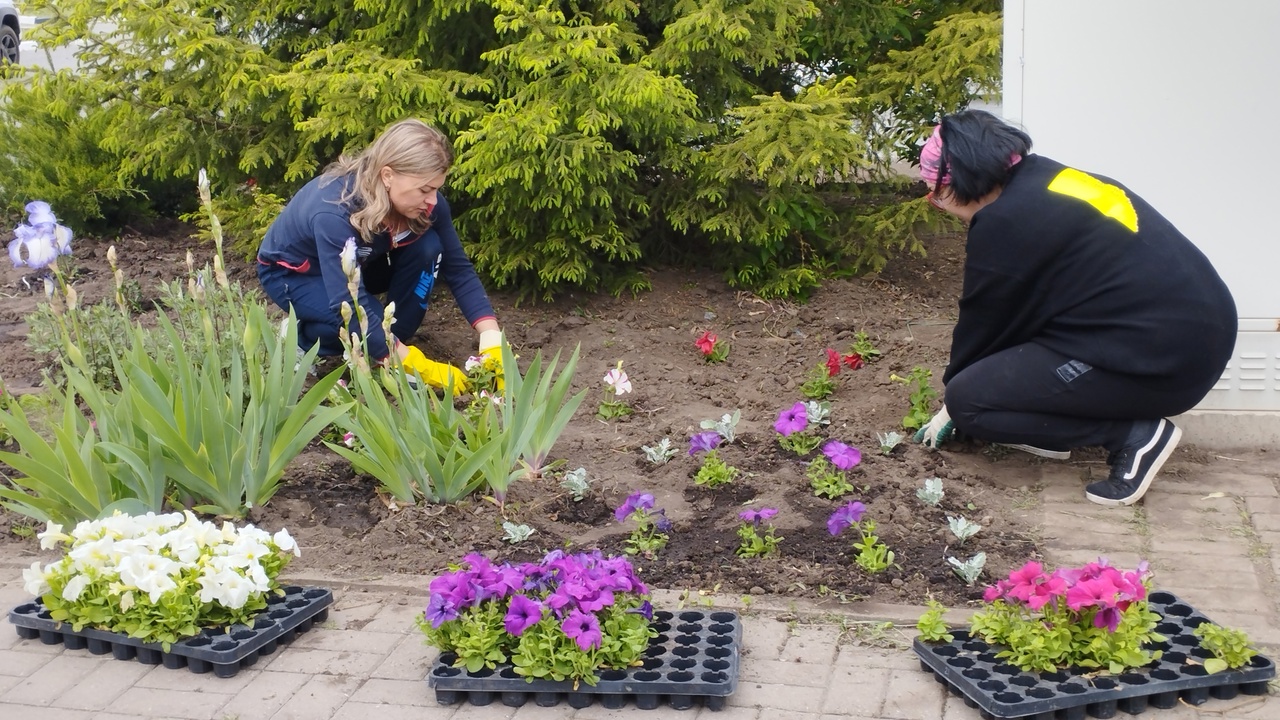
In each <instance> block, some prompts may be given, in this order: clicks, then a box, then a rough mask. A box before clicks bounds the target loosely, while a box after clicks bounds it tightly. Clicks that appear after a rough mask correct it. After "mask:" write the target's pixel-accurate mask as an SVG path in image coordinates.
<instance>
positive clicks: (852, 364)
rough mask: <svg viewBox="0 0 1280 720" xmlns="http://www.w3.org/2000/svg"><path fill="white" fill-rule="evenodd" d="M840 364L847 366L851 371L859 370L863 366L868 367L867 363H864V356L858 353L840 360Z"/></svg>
mask: <svg viewBox="0 0 1280 720" xmlns="http://www.w3.org/2000/svg"><path fill="white" fill-rule="evenodd" d="M840 362H842V363H844V364H845V365H847V366H848V367H849V369H850V370H857V369H858V368H860V367H862V366H863V365H866V362H864V361H863V359H862V356H861V355H859V354H858V353H849V354H848V355H845V356H844V357H842V358H840Z"/></svg>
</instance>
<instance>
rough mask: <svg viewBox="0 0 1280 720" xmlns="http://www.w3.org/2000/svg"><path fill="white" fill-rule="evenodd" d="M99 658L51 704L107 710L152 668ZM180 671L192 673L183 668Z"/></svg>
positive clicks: (79, 708) (81, 708) (140, 664)
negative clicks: (87, 672) (91, 668)
mask: <svg viewBox="0 0 1280 720" xmlns="http://www.w3.org/2000/svg"><path fill="white" fill-rule="evenodd" d="M101 660H102V662H100V663H98V666H97V667H96V668H94V669H93V670H92V671H90V672H89V674H88V675H86V676H84V678H83V679H81V680H80V682H78V683H76V684H75V686H74V687H72V688H71V689H70V690H67V691H66V692H65V693H63V694H62V695H61V696H59V697H58V698H57V699H56V700H54V701H53V704H54V705H56V706H57V707H65V708H74V709H77V710H106V709H108V708H110V707H111V705H112V703H114V702H115V699H116V698H118V697H120V695H122V694H123V693H124V691H125V690H128V689H129V688H130V687H132V686H133V685H134V684H135V683H137V682H138V681H139V680H140V679H142V678H143V677H145V676H146V675H147V674H148V673H150V672H151V671H152V670H153V669H154V668H153V667H152V666H150V665H143V664H142V663H138V662H123V661H119V660H114V661H108V660H109V658H102V659H101ZM157 667H158V666H157ZM160 669H163V668H160ZM169 672H176V671H174V670H170V671H169ZM182 672H184V673H186V674H187V675H190V674H191V673H188V672H186V671H185V670H184V671H182Z"/></svg>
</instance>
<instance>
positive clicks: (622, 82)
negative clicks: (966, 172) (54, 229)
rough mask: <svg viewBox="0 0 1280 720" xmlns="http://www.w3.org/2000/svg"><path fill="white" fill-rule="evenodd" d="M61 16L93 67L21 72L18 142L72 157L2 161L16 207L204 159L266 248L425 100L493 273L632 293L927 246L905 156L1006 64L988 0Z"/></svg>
mask: <svg viewBox="0 0 1280 720" xmlns="http://www.w3.org/2000/svg"><path fill="white" fill-rule="evenodd" d="M50 7H51V8H52V13H53V14H54V15H55V17H54V19H53V20H51V21H49V22H47V23H44V24H43V25H41V26H40V29H39V30H38V31H37V32H38V33H39V34H40V36H41V40H42V42H45V43H50V44H61V43H68V42H74V43H76V44H77V45H79V46H80V47H81V48H82V50H81V52H80V56H79V62H80V72H79V73H78V74H76V75H74V76H71V74H70V73H69V72H68V71H64V72H62V73H61V74H54V73H50V72H47V71H34V72H33V71H30V70H28V69H23V68H18V67H12V66H10V67H6V68H4V69H3V70H2V72H4V73H5V74H6V75H7V76H8V77H9V78H11V79H12V80H18V81H17V82H14V81H11V82H8V83H6V84H5V86H4V87H3V89H0V96H2V97H3V100H2V101H0V113H2V114H3V115H5V116H6V117H3V118H0V122H3V125H4V129H3V130H2V131H0V132H2V133H3V134H4V135H5V137H4V138H3V139H5V140H7V141H8V145H9V147H15V146H20V147H29V148H37V147H48V145H47V143H48V141H49V139H50V138H51V137H52V136H53V135H56V134H59V133H60V132H61V131H62V130H63V129H65V130H66V132H67V141H66V143H62V142H59V143H58V146H59V147H63V148H65V149H67V150H69V151H72V152H66V153H54V154H52V155H48V156H44V157H40V158H35V157H33V158H30V160H31V161H30V162H27V161H23V160H22V159H21V157H20V156H14V155H11V156H10V158H9V160H8V163H9V165H8V166H6V167H5V168H4V170H5V173H4V177H3V179H0V201H2V202H3V204H4V205H7V206H13V207H16V206H19V205H21V204H22V203H23V202H24V201H25V199H26V198H27V197H28V196H32V194H33V193H35V194H39V195H40V196H41V197H44V198H47V199H49V200H50V201H52V202H55V203H56V204H58V205H59V207H73V208H75V212H78V213H80V215H81V216H82V218H70V217H69V218H68V219H70V220H76V219H82V220H88V219H93V218H94V217H99V216H101V215H103V214H104V213H106V212H108V211H110V210H112V208H111V207H107V205H109V204H111V203H116V204H119V203H123V202H125V201H128V202H136V194H137V193H138V191H140V190H144V189H147V188H150V187H154V186H155V185H156V184H157V183H162V182H164V181H166V180H168V179H174V178H181V179H188V178H190V177H192V176H194V174H195V172H196V168H199V167H202V166H204V167H208V168H210V170H211V172H212V174H213V176H214V177H215V178H218V179H220V180H221V184H222V186H223V193H224V207H223V208H222V214H224V215H225V216H226V218H227V221H228V227H230V228H236V229H240V233H239V234H240V237H238V238H234V239H233V240H235V241H238V243H239V246H238V249H240V250H242V251H244V252H252V250H253V249H254V246H255V244H256V242H257V238H259V237H261V231H262V229H264V228H263V224H264V223H267V222H269V221H270V217H271V210H272V209H273V208H275V207H278V205H279V202H280V198H287V197H288V196H289V194H290V193H291V192H292V191H294V190H296V189H297V188H298V187H299V186H301V184H302V183H304V182H306V180H308V179H309V178H310V177H311V176H313V175H314V174H315V173H317V172H318V171H319V170H320V169H322V168H323V167H324V166H325V165H326V164H327V163H328V162H330V161H332V160H333V159H334V158H336V157H337V156H338V155H339V154H340V153H342V152H343V151H345V150H348V149H356V148H358V147H362V146H363V145H364V144H366V143H367V142H369V141H370V140H371V139H372V138H373V137H374V136H375V135H376V134H377V132H378V131H379V130H381V129H382V128H383V127H385V126H386V125H388V124H389V123H391V122H393V121H395V120H397V119H400V118H403V117H408V116H415V117H420V118H423V119H425V120H427V121H428V122H431V123H433V124H435V125H437V126H438V127H440V128H441V129H442V130H443V131H445V132H446V133H447V134H448V135H449V136H450V137H452V138H453V139H454V142H455V145H456V150H457V162H456V165H455V168H454V170H453V172H452V174H451V175H450V182H449V185H450V187H449V188H447V190H446V192H447V193H448V194H449V195H450V200H451V202H452V203H453V204H454V206H455V207H456V208H458V209H459V210H460V211H461V212H460V215H459V218H458V222H459V225H460V226H461V229H462V231H463V236H464V241H465V242H467V243H468V250H469V252H470V253H471V254H472V257H473V258H474V259H475V262H476V265H477V267H478V268H479V269H480V271H481V272H482V273H483V274H484V275H486V276H487V277H488V279H489V281H490V282H491V283H493V284H495V285H497V286H499V287H501V286H509V287H515V288H518V289H520V290H521V291H523V292H525V293H526V294H532V295H537V296H551V295H553V294H555V293H556V292H558V291H561V290H565V289H570V288H575V287H577V288H587V289H602V288H603V289H609V290H612V291H614V292H620V291H623V290H632V291H636V290H640V289H643V288H644V287H646V281H645V279H644V273H643V269H644V267H645V266H646V263H649V262H657V261H668V260H682V259H683V260H689V259H692V260H695V261H698V262H704V263H705V262H713V263H715V264H716V266H717V267H719V268H721V269H723V270H724V271H725V272H726V277H727V278H728V279H729V281H730V282H731V283H732V284H734V285H737V286H742V287H745V288H750V289H753V290H755V291H757V292H760V293H762V294H765V295H790V296H795V295H803V294H804V293H805V292H806V291H807V290H808V289H810V288H812V287H814V286H815V285H816V284H817V283H818V282H820V281H821V279H822V278H823V277H824V276H827V275H829V274H831V273H834V272H840V271H854V270H859V269H864V268H876V267H879V266H880V265H882V264H883V263H884V262H885V261H886V259H887V258H888V257H890V256H891V255H892V254H893V253H894V252H897V251H900V250H902V249H903V248H913V249H918V245H916V244H915V241H914V240H913V239H912V235H911V233H912V231H913V230H915V229H917V228H918V227H919V225H920V223H921V222H922V221H931V216H930V215H929V214H927V213H926V212H925V211H924V210H923V203H921V202H920V201H918V200H914V201H912V200H904V198H905V197H906V195H904V193H903V192H902V191H903V189H904V185H905V183H904V181H902V180H901V179H899V178H897V176H896V175H894V174H893V173H891V172H890V166H891V164H892V163H893V162H894V161H895V160H897V159H898V158H901V157H906V158H908V159H910V158H911V157H912V154H913V153H914V148H915V145H916V144H917V143H918V142H919V141H920V140H921V139H922V138H923V137H924V135H925V133H926V132H927V127H928V125H929V124H930V123H932V122H934V121H936V118H937V116H938V115H939V114H941V113H946V112H951V111H954V110H956V109H959V108H960V107H963V106H964V105H965V104H967V103H968V102H970V101H971V100H972V99H973V98H974V97H975V96H978V95H984V94H991V93H993V92H994V91H995V89H996V85H997V80H998V73H999V63H1000V19H999V15H998V14H997V13H996V10H997V9H998V3H997V2H995V1H994V0H827V1H824V2H814V1H812V0H653V1H652V2H651V1H649V0H646V2H644V3H640V2H637V1H634V0H594V1H592V0H580V1H577V2H554V1H551V0H441V1H437V2H432V1H430V0H377V1H375V0H354V2H352V1H351V0H305V1H304V0H277V1H275V2H270V3H267V2H261V1H260V0H182V1H181V2H178V1H176V0H158V1H157V0H111V1H110V2H106V1H104V0H53V2H52V3H50ZM15 157H17V158H18V159H17V160H15V159H14V158H15ZM37 160H38V161H37ZM89 179H92V180H93V185H94V188H96V193H95V194H93V195H92V201H89V200H86V199H85V198H87V197H89V196H87V195H86V194H85V190H86V188H85V185H86V184H88V183H89ZM250 180H252V182H248V181H250ZM37 191H38V192H37ZM258 194H261V195H262V197H255V196H256V195H258ZM73 198H78V199H76V200H75V201H74V202H69V201H71V200H72V199H73Z"/></svg>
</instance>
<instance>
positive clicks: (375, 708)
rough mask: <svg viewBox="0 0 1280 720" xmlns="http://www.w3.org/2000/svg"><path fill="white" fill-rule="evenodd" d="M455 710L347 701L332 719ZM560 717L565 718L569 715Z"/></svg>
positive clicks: (444, 714) (442, 715) (411, 716)
mask: <svg viewBox="0 0 1280 720" xmlns="http://www.w3.org/2000/svg"><path fill="white" fill-rule="evenodd" d="M455 710H456V708H452V707H438V706H432V707H429V708H424V707H416V706H413V705H383V704H378V703H360V702H348V703H347V704H345V705H343V706H342V707H340V708H338V712H337V714H335V715H334V716H333V720H448V719H449V718H452V717H454V712H455ZM495 717H496V716H495ZM517 717H519V715H517ZM548 717H550V716H548ZM562 717H564V718H566V719H567V718H568V717H569V716H568V715H564V716H562Z"/></svg>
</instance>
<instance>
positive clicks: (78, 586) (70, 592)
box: [62, 575, 89, 602]
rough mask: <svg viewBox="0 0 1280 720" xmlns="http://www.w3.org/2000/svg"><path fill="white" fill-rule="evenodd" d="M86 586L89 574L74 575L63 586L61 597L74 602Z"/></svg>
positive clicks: (87, 585)
mask: <svg viewBox="0 0 1280 720" xmlns="http://www.w3.org/2000/svg"><path fill="white" fill-rule="evenodd" d="M87 587H89V576H88V575H76V576H75V577H73V578H71V579H70V580H68V581H67V584H66V585H64V586H63V588H62V599H63V600H66V601H67V602H75V601H76V600H78V599H79V598H80V593H82V592H84V589H85V588H87Z"/></svg>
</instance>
